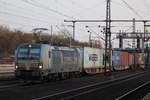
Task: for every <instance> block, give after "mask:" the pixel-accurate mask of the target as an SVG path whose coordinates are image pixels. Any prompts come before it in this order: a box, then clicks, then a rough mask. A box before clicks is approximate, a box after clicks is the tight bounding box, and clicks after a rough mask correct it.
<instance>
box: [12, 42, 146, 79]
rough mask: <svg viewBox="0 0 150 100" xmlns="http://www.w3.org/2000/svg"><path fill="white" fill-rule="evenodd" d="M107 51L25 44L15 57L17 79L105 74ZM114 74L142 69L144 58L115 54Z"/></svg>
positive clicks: (113, 55) (114, 52)
mask: <svg viewBox="0 0 150 100" xmlns="http://www.w3.org/2000/svg"><path fill="white" fill-rule="evenodd" d="M104 53H105V52H104V49H98V48H91V47H83V48H78V47H62V46H52V45H48V44H38V43H25V44H21V45H20V46H19V47H18V48H17V50H16V53H15V76H16V77H17V78H20V79H25V80H33V79H36V80H37V79H38V80H55V79H66V78H70V77H79V76H80V75H81V74H82V73H86V74H95V73H102V72H104V71H105V67H104V62H105V57H104ZM110 59H111V61H112V63H111V65H112V66H113V67H112V69H114V70H125V69H129V68H135V67H142V66H143V65H144V54H142V53H129V52H126V51H120V50H112V58H110Z"/></svg>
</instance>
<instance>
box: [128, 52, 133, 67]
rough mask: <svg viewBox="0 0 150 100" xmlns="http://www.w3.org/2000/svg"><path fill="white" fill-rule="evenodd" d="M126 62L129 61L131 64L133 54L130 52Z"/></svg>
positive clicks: (130, 64)
mask: <svg viewBox="0 0 150 100" xmlns="http://www.w3.org/2000/svg"><path fill="white" fill-rule="evenodd" d="M128 62H129V66H132V65H133V54H131V53H129V56H128Z"/></svg>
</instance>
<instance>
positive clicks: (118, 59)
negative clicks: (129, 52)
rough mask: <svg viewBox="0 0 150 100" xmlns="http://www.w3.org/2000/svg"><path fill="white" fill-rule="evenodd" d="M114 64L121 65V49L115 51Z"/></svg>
mask: <svg viewBox="0 0 150 100" xmlns="http://www.w3.org/2000/svg"><path fill="white" fill-rule="evenodd" d="M112 53H113V66H115V67H117V66H118V67H120V66H121V51H113V52H112Z"/></svg>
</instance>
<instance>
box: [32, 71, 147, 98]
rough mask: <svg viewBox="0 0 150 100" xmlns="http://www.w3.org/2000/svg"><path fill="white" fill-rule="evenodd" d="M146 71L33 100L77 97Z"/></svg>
mask: <svg viewBox="0 0 150 100" xmlns="http://www.w3.org/2000/svg"><path fill="white" fill-rule="evenodd" d="M146 72H147V73H148V72H149V71H145V72H140V73H137V74H134V75H129V76H125V77H122V78H117V79H114V80H110V81H106V82H99V83H95V84H92V85H87V86H83V87H79V88H75V89H71V90H66V91H62V92H58V93H55V94H50V95H47V96H43V97H39V98H34V99H33V100H71V99H73V98H75V97H78V96H81V95H85V94H88V93H92V92H95V91H97V90H101V89H104V88H107V87H110V86H111V85H115V84H120V83H123V82H125V81H128V80H132V79H135V78H138V77H140V76H142V75H144V74H145V73H146Z"/></svg>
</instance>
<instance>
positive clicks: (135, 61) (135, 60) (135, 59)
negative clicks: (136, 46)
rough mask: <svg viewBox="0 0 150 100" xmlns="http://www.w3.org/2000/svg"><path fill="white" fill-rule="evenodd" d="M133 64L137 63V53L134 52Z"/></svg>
mask: <svg viewBox="0 0 150 100" xmlns="http://www.w3.org/2000/svg"><path fill="white" fill-rule="evenodd" d="M134 64H135V65H137V64H138V54H134Z"/></svg>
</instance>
